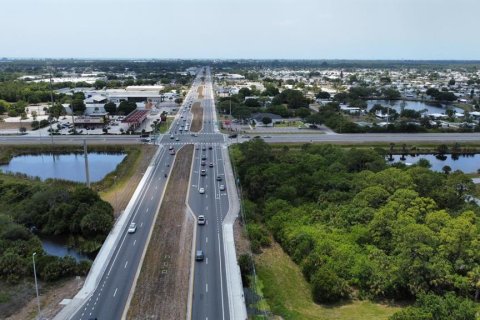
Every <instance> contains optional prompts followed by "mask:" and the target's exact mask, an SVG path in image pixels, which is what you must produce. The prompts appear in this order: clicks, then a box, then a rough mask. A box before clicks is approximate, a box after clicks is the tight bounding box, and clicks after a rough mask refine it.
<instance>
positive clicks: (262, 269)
mask: <svg viewBox="0 0 480 320" xmlns="http://www.w3.org/2000/svg"><path fill="white" fill-rule="evenodd" d="M255 261H256V266H257V274H258V278H259V281H260V284H259V286H260V287H261V288H262V292H263V294H264V297H265V299H266V302H267V303H268V307H267V309H268V310H270V311H271V312H273V313H274V314H275V315H278V316H281V317H282V318H283V319H285V320H304V319H305V320H334V319H335V320H383V319H388V317H389V316H391V315H392V314H394V313H395V312H397V311H399V310H400V307H398V306H390V305H386V304H379V303H372V302H369V301H352V302H346V303H343V304H336V305H329V306H325V305H318V304H315V303H314V302H313V300H312V297H311V294H310V286H309V284H308V283H307V282H306V281H305V279H304V278H303V275H302V273H301V271H300V269H299V267H298V266H297V265H296V264H295V263H294V262H293V261H291V260H290V258H289V257H288V255H287V254H286V253H284V252H283V250H282V249H281V248H280V246H279V245H278V244H273V245H272V247H271V248H268V249H265V250H264V252H263V253H262V254H260V255H258V256H257V257H256V258H255Z"/></svg>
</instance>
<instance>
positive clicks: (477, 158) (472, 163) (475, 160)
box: [387, 154, 480, 173]
mask: <svg viewBox="0 0 480 320" xmlns="http://www.w3.org/2000/svg"><path fill="white" fill-rule="evenodd" d="M388 158H389V157H388V156H387V159H388ZM392 158H393V161H391V163H395V162H402V163H405V164H415V163H417V162H418V161H419V160H420V159H427V160H428V161H429V162H430V164H431V168H430V169H431V170H433V171H438V172H442V168H443V167H444V166H449V167H450V168H452V171H455V170H460V171H463V172H464V173H476V172H477V170H479V169H480V154H471V155H451V154H446V155H444V156H443V157H442V156H438V155H434V154H420V155H405V156H402V155H398V154H395V155H393V156H392Z"/></svg>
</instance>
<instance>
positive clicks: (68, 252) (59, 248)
mask: <svg viewBox="0 0 480 320" xmlns="http://www.w3.org/2000/svg"><path fill="white" fill-rule="evenodd" d="M40 240H41V241H42V247H43V250H44V251H45V253H47V254H48V255H51V256H56V257H65V256H71V257H72V258H74V259H75V260H76V261H81V260H90V258H89V257H88V256H87V255H84V254H81V253H79V252H77V251H76V250H74V249H70V248H68V247H67V246H66V245H64V244H63V243H65V241H64V240H62V239H56V238H41V239H40Z"/></svg>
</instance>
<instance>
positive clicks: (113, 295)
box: [113, 288, 118, 297]
mask: <svg viewBox="0 0 480 320" xmlns="http://www.w3.org/2000/svg"><path fill="white" fill-rule="evenodd" d="M117 290H118V288H116V289H115V292H114V293H113V296H114V297H115V295H116V294H117Z"/></svg>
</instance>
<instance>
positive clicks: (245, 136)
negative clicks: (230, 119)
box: [242, 134, 250, 139]
mask: <svg viewBox="0 0 480 320" xmlns="http://www.w3.org/2000/svg"><path fill="white" fill-rule="evenodd" d="M242 138H245V139H249V138H250V136H249V135H247V134H244V135H243V136H242Z"/></svg>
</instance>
